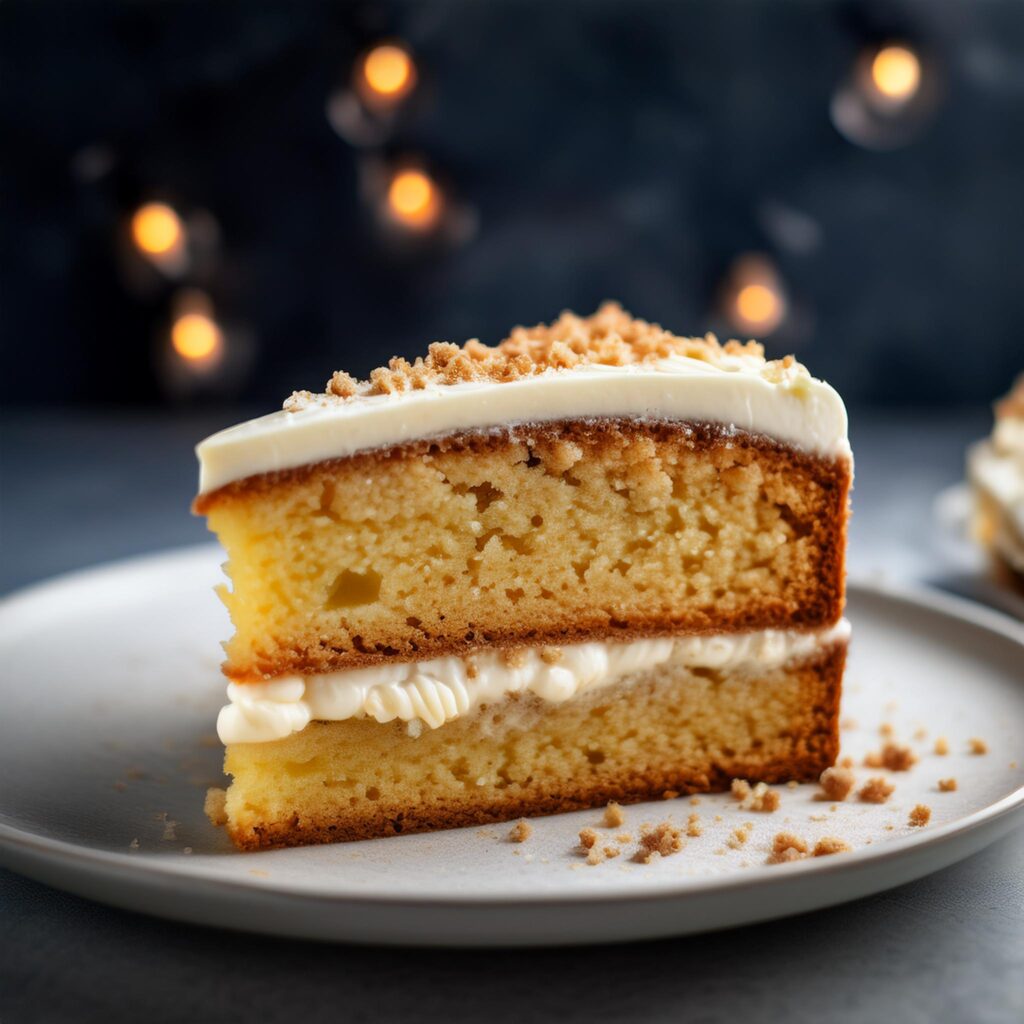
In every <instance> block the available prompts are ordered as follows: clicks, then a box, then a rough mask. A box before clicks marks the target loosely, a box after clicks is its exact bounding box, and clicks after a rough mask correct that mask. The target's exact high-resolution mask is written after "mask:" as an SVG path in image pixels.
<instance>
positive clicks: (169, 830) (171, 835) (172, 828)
mask: <svg viewBox="0 0 1024 1024" xmlns="http://www.w3.org/2000/svg"><path fill="white" fill-rule="evenodd" d="M161 838H162V839H164V840H165V841H166V842H173V841H174V840H175V839H177V838H178V823H177V822H176V821H174V820H173V819H171V818H168V819H167V821H165V822H164V834H163V836H161Z"/></svg>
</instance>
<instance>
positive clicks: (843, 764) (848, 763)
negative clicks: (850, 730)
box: [839, 754, 856, 768]
mask: <svg viewBox="0 0 1024 1024" xmlns="http://www.w3.org/2000/svg"><path fill="white" fill-rule="evenodd" d="M854 764H856V762H855V761H854V760H853V758H852V757H850V755H849V754H847V755H846V757H844V758H843V759H842V760H841V761H840V762H839V767H840V768H852V767H853V766H854Z"/></svg>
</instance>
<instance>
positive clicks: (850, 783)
mask: <svg viewBox="0 0 1024 1024" xmlns="http://www.w3.org/2000/svg"><path fill="white" fill-rule="evenodd" d="M856 782H857V780H856V777H855V776H854V774H853V772H851V771H850V769H849V768H826V769H825V770H824V771H823V772H822V773H821V777H820V778H819V779H818V783H819V785H820V786H821V793H820V794H818V799H820V800H845V799H846V798H847V797H848V796H849V795H850V792H851V791H852V789H853V787H854V785H855V784H856Z"/></svg>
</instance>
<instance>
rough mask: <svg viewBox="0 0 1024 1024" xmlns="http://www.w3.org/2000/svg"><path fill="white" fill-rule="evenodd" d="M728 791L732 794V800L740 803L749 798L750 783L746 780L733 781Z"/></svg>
mask: <svg viewBox="0 0 1024 1024" xmlns="http://www.w3.org/2000/svg"><path fill="white" fill-rule="evenodd" d="M729 791H730V792H731V793H732V798H733V800H739V801H740V802H741V803H742V802H743V801H744V800H746V799H747V797H748V796H750V783H749V782H747V780H746V779H733V780H732V783H731V785H730V786H729Z"/></svg>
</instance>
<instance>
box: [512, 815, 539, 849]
mask: <svg viewBox="0 0 1024 1024" xmlns="http://www.w3.org/2000/svg"><path fill="white" fill-rule="evenodd" d="M532 835H533V826H532V825H531V824H530V823H529V822H528V821H526V820H525V819H524V818H520V819H519V821H517V822H516V823H515V824H514V825H513V826H512V829H511V831H510V832H509V834H508V839H509V842H510V843H525V842H526V840H527V839H529V838H530V836H532Z"/></svg>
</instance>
